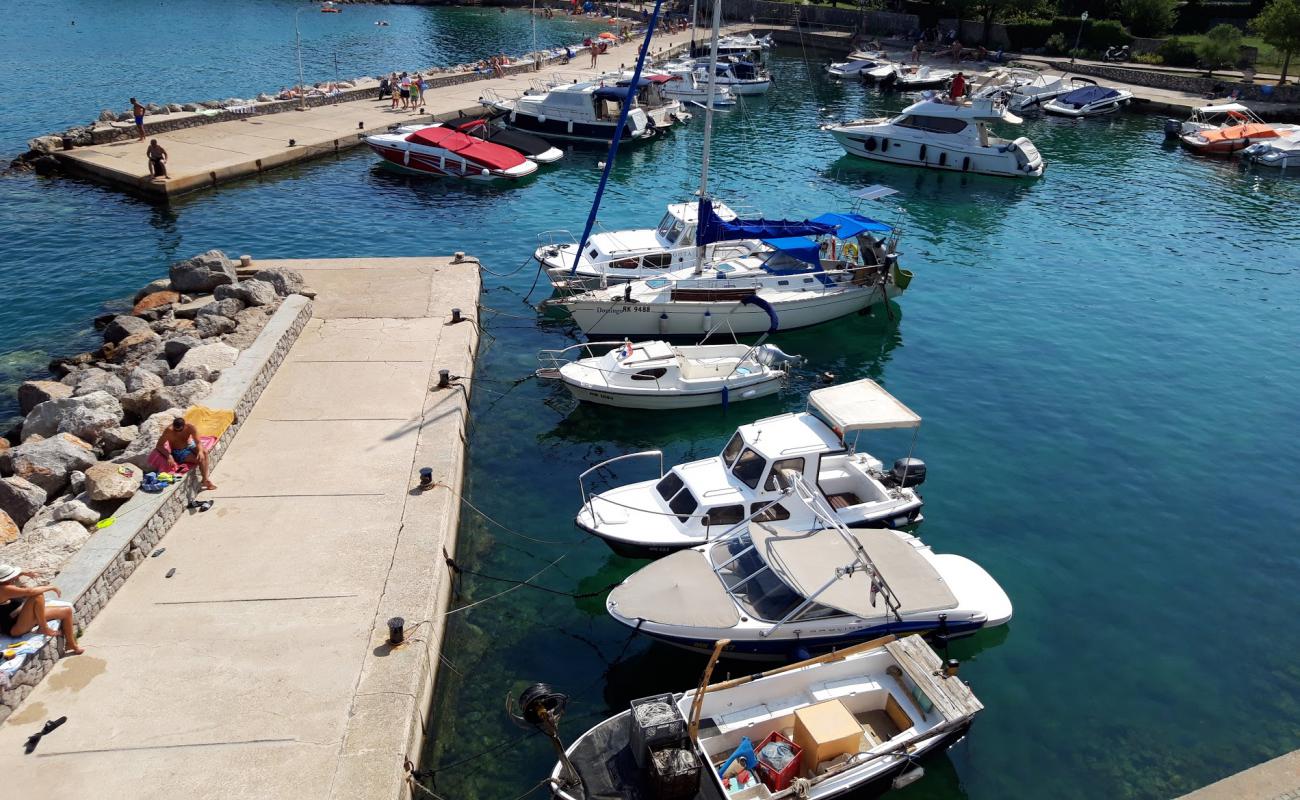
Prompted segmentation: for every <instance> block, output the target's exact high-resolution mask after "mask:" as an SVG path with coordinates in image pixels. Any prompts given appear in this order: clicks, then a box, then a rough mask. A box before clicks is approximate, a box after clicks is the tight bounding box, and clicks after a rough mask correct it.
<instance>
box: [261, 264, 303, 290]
mask: <svg viewBox="0 0 1300 800" xmlns="http://www.w3.org/2000/svg"><path fill="white" fill-rule="evenodd" d="M253 280H257V281H266V282H267V283H269V284H271V285H272V286H274V287H275V292H276V294H279V295H281V296H285V297H287V296H288V295H291V294H298V293H300V292H302V290H303V289H306V288H307V283H306V281H304V280H303V279H302V274H301V273H299V272H295V271H294V270H291V269H284V268H283V267H275V268H273V269H259V270H258V271H257V272H255V273H253Z"/></svg>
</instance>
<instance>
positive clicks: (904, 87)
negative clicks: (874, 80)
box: [879, 64, 957, 92]
mask: <svg viewBox="0 0 1300 800" xmlns="http://www.w3.org/2000/svg"><path fill="white" fill-rule="evenodd" d="M956 74H957V72H956V71H955V70H951V69H939V68H937V67H931V66H929V65H917V64H893V65H891V69H890V73H889V74H888V75H886V76H884V77H882V78H879V81H880V83H881V85H882V86H885V87H886V88H889V87H892V88H894V89H897V90H898V91H900V92H914V91H919V90H921V89H936V88H939V87H943V86H947V85H948V84H949V83H950V82H951V81H952V76H954V75H956ZM891 76H892V77H891Z"/></svg>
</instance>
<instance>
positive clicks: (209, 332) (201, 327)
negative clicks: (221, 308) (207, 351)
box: [194, 314, 237, 339]
mask: <svg viewBox="0 0 1300 800" xmlns="http://www.w3.org/2000/svg"><path fill="white" fill-rule="evenodd" d="M236 327H237V325H236V323H235V321H234V320H233V319H231V318H230V317H223V316H221V315H220V314H205V315H204V316H202V317H199V318H198V321H197V322H195V323H194V332H195V333H197V334H198V335H199V336H201V337H203V338H204V339H211V338H212V337H214V336H220V335H222V334H224V333H230V332H231V331H233V330H234V329H235V328H236Z"/></svg>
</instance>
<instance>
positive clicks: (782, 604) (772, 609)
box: [711, 536, 840, 622]
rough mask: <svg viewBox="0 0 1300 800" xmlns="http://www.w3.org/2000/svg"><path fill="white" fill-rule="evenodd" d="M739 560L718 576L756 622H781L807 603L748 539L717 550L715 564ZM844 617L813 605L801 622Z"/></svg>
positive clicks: (723, 544) (732, 541)
mask: <svg viewBox="0 0 1300 800" xmlns="http://www.w3.org/2000/svg"><path fill="white" fill-rule="evenodd" d="M737 555H739V556H740V557H739V558H736V560H735V561H732V562H731V563H730V564H727V566H725V567H723V568H722V569H720V570H718V576H719V577H720V578H722V583H723V585H725V586H726V587H727V591H728V592H730V593H731V596H732V597H734V598H736V601H737V602H738V603H740V605H741V607H743V608H744V609H745V611H746V612H747V613H748V614H749V615H750V616H752V617H754V618H755V619H759V620H762V621H764V622H779V621H780V620H783V619H785V618H786V615H787V614H789V613H790V612H792V611H794V610H795V609H796V608H798V607H799V604H801V603H802V602H803V601H804V598H803V597H800V596H799V594H797V593H796V592H795V591H794V590H793V589H791V588H790V587H789V586H786V585H785V584H784V583H782V582H781V579H780V578H778V577H777V576H776V575H775V574H774V573H773V572H772V570H771V569H770V568H769V567H768V566H767V565H766V564H764V563H763V559H761V558H759V557H758V554H757V553H755V552H754V548H753V545H752V543H751V542H750V540H749V537H748V536H742V537H733V538H731V539H727V540H725V541H722V542H719V543H718V544H716V545H714V546H713V552H712V553H711V556H712V558H713V562H714V563H715V564H717V563H723V562H726V561H728V560H730V559H732V558H735V557H736V556H737ZM838 614H840V612H838V611H836V610H835V609H833V608H828V607H827V606H823V605H818V604H817V603H810V604H809V605H808V607H807V608H805V609H804V610H803V612H802V613H800V614H799V616H798V617H797V619H821V618H823V617H831V616H836V615H838Z"/></svg>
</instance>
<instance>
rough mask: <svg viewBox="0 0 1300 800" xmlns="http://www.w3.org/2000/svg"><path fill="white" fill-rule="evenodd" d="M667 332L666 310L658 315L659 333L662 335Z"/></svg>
mask: <svg viewBox="0 0 1300 800" xmlns="http://www.w3.org/2000/svg"><path fill="white" fill-rule="evenodd" d="M666 333H668V312H664V313H662V314H660V315H659V335H660V336H663V335H665V334H666Z"/></svg>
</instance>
